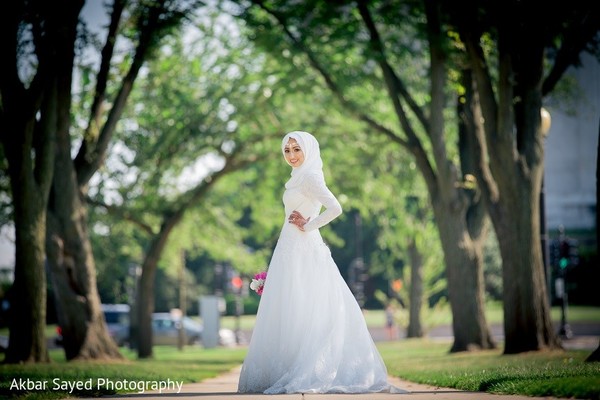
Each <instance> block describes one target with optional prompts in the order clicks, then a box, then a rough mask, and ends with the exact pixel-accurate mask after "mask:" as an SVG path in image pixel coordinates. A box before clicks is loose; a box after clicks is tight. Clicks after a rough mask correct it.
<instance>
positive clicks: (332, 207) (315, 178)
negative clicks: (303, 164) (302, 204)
mask: <svg viewBox="0 0 600 400" xmlns="http://www.w3.org/2000/svg"><path fill="white" fill-rule="evenodd" d="M302 188H303V190H304V191H305V193H306V194H307V195H308V196H309V197H312V198H314V199H315V200H317V201H318V202H319V203H321V204H322V205H323V207H325V210H324V211H323V212H322V213H321V214H319V216H318V217H316V218H315V219H312V220H310V221H308V223H307V224H306V225H304V231H305V232H309V231H312V230H315V229H319V228H320V227H322V226H324V225H327V224H328V223H330V222H331V221H333V220H334V219H335V218H337V217H339V216H340V215H341V214H342V206H341V205H340V202H339V201H338V200H337V199H336V198H335V196H334V195H333V193H331V191H330V190H329V188H328V187H327V185H326V184H325V180H324V179H323V177H321V176H319V175H316V174H310V175H308V176H307V177H306V178H305V179H304V182H302Z"/></svg>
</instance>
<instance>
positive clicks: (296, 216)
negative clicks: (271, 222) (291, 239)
mask: <svg viewBox="0 0 600 400" xmlns="http://www.w3.org/2000/svg"><path fill="white" fill-rule="evenodd" d="M288 221H289V223H290V224H294V225H296V226H297V227H298V229H300V230H301V231H302V232H304V225H306V224H307V223H308V221H310V217H308V218H306V219H305V218H304V217H303V216H302V214H300V213H299V212H298V211H292V213H291V214H290V217H289V218H288Z"/></svg>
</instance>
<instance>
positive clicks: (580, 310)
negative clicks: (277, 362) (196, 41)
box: [221, 303, 600, 330]
mask: <svg viewBox="0 0 600 400" xmlns="http://www.w3.org/2000/svg"><path fill="white" fill-rule="evenodd" d="M485 314H486V318H487V322H488V324H502V323H503V321H504V316H503V311H502V303H488V304H486V310H485ZM364 315H365V320H366V322H367V325H368V326H370V327H381V326H384V325H385V312H384V310H365V312H364ZM551 317H552V320H554V321H560V317H561V311H560V307H552V309H551ZM254 320H255V316H254V315H242V316H241V317H240V321H239V324H240V328H241V329H242V330H248V329H252V327H253V326H254ZM567 320H568V322H571V323H573V322H600V307H592V306H570V307H569V308H568V309H567ZM423 324H424V325H425V327H426V328H433V327H436V326H439V325H450V324H452V314H451V313H450V308H449V306H446V307H444V308H442V309H440V310H436V311H435V312H431V313H429V314H428V315H426V316H424V317H423ZM221 326H222V327H223V328H229V329H235V326H236V319H235V317H232V316H226V317H223V318H221Z"/></svg>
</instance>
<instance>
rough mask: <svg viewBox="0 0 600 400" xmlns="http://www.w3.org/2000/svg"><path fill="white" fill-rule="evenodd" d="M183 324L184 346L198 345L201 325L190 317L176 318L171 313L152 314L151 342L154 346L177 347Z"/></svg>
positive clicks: (200, 337)
mask: <svg viewBox="0 0 600 400" xmlns="http://www.w3.org/2000/svg"><path fill="white" fill-rule="evenodd" d="M181 324H183V330H184V331H185V344H188V345H193V344H200V343H201V341H202V325H201V324H200V323H198V322H196V321H194V320H193V319H191V318H190V317H183V319H182V318H181V317H180V316H176V315H174V314H171V313H154V314H152V340H153V343H154V344H155V345H165V344H166V345H177V343H178V340H179V328H180V327H181V326H182V325H181Z"/></svg>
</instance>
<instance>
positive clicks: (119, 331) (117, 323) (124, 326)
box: [55, 304, 130, 346]
mask: <svg viewBox="0 0 600 400" xmlns="http://www.w3.org/2000/svg"><path fill="white" fill-rule="evenodd" d="M101 307H102V312H103V313H104V320H105V321H106V328H107V329H108V334H109V335H110V337H112V338H113V340H114V341H115V343H116V344H117V345H118V346H125V345H126V344H128V343H129V311H130V307H129V305H128V304H102V305H101ZM55 343H56V344H57V345H59V346H62V344H63V336H62V328H61V327H60V326H57V327H56V339H55Z"/></svg>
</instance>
